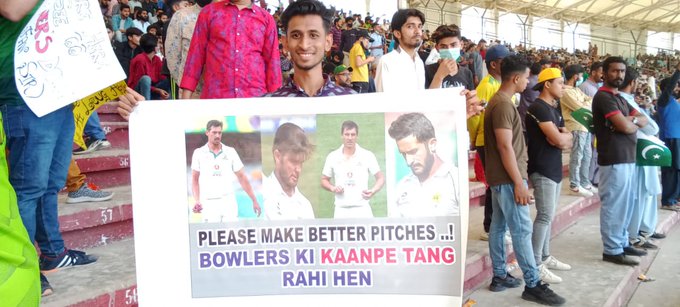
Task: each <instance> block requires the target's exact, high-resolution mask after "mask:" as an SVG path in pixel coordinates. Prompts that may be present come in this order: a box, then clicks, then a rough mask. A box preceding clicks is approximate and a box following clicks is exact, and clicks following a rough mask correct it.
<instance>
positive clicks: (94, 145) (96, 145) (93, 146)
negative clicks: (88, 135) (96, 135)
mask: <svg viewBox="0 0 680 307" xmlns="http://www.w3.org/2000/svg"><path fill="white" fill-rule="evenodd" d="M85 146H87V148H86V149H82V148H80V147H78V148H77V149H76V150H74V151H73V154H74V155H84V154H87V153H91V152H94V151H96V150H99V149H105V148H110V147H111V142H109V141H108V140H107V139H101V140H94V141H90V140H89V139H87V140H85Z"/></svg>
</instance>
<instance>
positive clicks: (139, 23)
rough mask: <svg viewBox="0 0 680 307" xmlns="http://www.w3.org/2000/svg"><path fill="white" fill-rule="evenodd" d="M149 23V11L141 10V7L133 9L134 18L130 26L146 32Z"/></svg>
mask: <svg viewBox="0 0 680 307" xmlns="http://www.w3.org/2000/svg"><path fill="white" fill-rule="evenodd" d="M150 25H151V24H150V23H149V13H148V12H147V11H145V10H142V9H141V8H137V9H135V20H134V21H133V22H132V26H133V27H135V28H137V29H140V30H142V32H144V33H146V29H147V28H148V27H149V26H150Z"/></svg>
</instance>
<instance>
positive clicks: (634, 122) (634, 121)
mask: <svg viewBox="0 0 680 307" xmlns="http://www.w3.org/2000/svg"><path fill="white" fill-rule="evenodd" d="M637 123H638V118H637V117H633V125H637Z"/></svg>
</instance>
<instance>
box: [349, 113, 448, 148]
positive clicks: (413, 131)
mask: <svg viewBox="0 0 680 307" xmlns="http://www.w3.org/2000/svg"><path fill="white" fill-rule="evenodd" d="M357 132H358V131H357ZM387 132H388V133H389V134H390V137H392V138H393V139H395V140H396V141H399V140H401V139H403V138H406V137H409V136H415V137H416V140H418V142H421V143H424V142H427V141H429V140H430V139H432V138H434V137H435V134H434V127H433V126H432V122H430V120H429V119H427V117H425V115H423V114H422V113H407V114H402V115H400V116H399V117H398V118H397V119H396V120H395V121H393V122H392V124H390V129H389V130H387Z"/></svg>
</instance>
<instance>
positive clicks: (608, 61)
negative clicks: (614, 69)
mask: <svg viewBox="0 0 680 307" xmlns="http://www.w3.org/2000/svg"><path fill="white" fill-rule="evenodd" d="M615 63H623V65H626V61H624V60H623V58H622V57H620V56H610V57H608V58H606V59H605V60H604V62H603V63H602V70H603V71H604V72H605V73H607V71H608V70H609V65H611V64H615Z"/></svg>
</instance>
